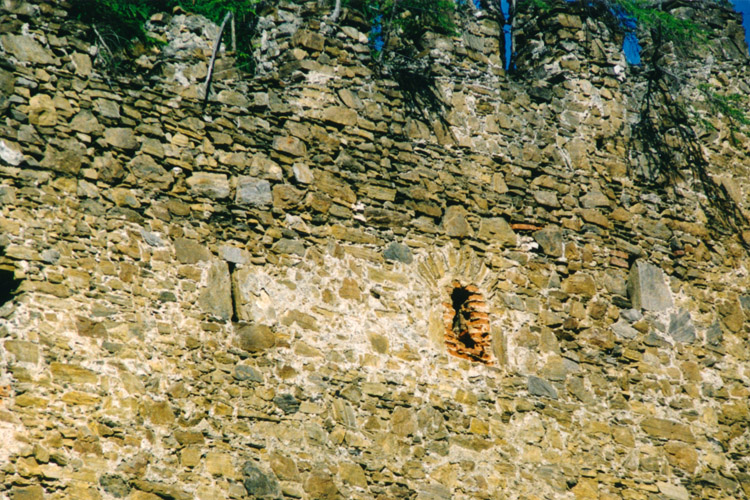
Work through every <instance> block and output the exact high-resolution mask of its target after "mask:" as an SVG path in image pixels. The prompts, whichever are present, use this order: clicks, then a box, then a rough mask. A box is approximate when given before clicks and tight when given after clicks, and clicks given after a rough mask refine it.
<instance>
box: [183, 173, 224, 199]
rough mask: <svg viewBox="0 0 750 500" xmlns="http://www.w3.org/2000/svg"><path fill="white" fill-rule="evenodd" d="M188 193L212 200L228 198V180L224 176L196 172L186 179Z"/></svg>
mask: <svg viewBox="0 0 750 500" xmlns="http://www.w3.org/2000/svg"><path fill="white" fill-rule="evenodd" d="M187 184H188V186H189V187H190V191H192V192H193V193H194V194H196V195H198V196H207V197H208V198H211V199H213V200H221V199H222V198H228V197H229V180H227V176H226V174H212V173H208V172H198V173H195V174H193V175H191V176H190V177H188V179H187Z"/></svg>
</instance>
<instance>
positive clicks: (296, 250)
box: [271, 238, 305, 257]
mask: <svg viewBox="0 0 750 500" xmlns="http://www.w3.org/2000/svg"><path fill="white" fill-rule="evenodd" d="M271 250H272V251H274V252H276V253H280V254H291V255H299V256H300V257H302V256H304V255H305V244H304V243H303V242H302V240H297V239H291V238H281V239H280V240H279V241H277V242H276V243H274V244H273V246H272V247H271Z"/></svg>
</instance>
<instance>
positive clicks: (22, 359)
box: [3, 340, 39, 363]
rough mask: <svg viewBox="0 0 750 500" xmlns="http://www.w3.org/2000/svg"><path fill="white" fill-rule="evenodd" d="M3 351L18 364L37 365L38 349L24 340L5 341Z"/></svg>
mask: <svg viewBox="0 0 750 500" xmlns="http://www.w3.org/2000/svg"><path fill="white" fill-rule="evenodd" d="M3 346H4V347H5V350H6V351H8V352H9V353H11V354H12V355H13V356H15V358H16V362H18V363H37V362H38V361H39V347H38V346H37V345H36V344H35V343H33V342H28V341H25V340H6V341H5V342H4V343H3Z"/></svg>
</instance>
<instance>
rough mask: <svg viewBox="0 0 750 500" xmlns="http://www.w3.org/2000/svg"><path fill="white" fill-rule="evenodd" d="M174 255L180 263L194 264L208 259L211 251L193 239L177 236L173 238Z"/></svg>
mask: <svg viewBox="0 0 750 500" xmlns="http://www.w3.org/2000/svg"><path fill="white" fill-rule="evenodd" d="M174 249H175V257H176V258H177V260H178V261H179V262H180V263H182V264H195V263H196V262H200V261H202V260H210V259H211V252H209V250H208V249H207V248H206V247H204V246H203V245H201V244H200V243H198V242H197V241H195V240H190V239H187V238H177V239H176V240H174Z"/></svg>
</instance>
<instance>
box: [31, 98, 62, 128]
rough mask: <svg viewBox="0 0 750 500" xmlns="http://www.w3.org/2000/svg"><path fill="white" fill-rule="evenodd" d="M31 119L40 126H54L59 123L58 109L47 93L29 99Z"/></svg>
mask: <svg viewBox="0 0 750 500" xmlns="http://www.w3.org/2000/svg"><path fill="white" fill-rule="evenodd" d="M29 121H30V122H31V123H32V124H33V125H37V126H39V127H54V126H55V124H57V109H55V104H54V103H53V102H52V98H51V97H50V96H48V95H47V94H37V95H35V96H34V97H32V98H31V99H29Z"/></svg>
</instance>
